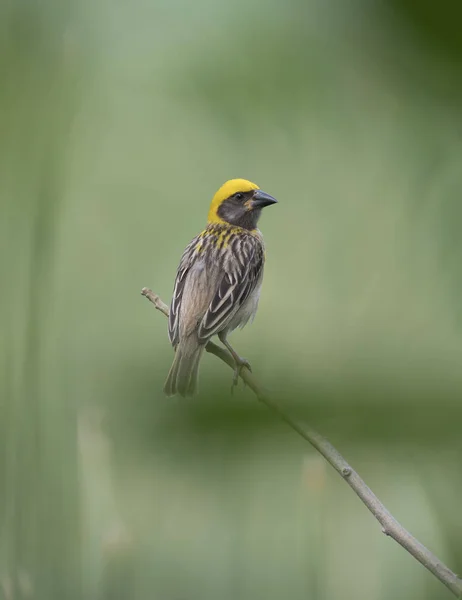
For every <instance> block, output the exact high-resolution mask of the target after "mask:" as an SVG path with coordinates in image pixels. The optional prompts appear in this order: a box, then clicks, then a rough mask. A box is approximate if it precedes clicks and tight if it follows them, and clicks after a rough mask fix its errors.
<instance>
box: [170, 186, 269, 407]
mask: <svg viewBox="0 0 462 600" xmlns="http://www.w3.org/2000/svg"><path fill="white" fill-rule="evenodd" d="M275 202H276V200H275V199H274V198H272V197H271V196H269V195H268V194H265V193H264V192H262V191H261V190H260V189H259V188H258V186H256V185H255V184H253V183H251V182H249V181H246V180H243V179H237V180H236V179H234V180H231V181H228V182H226V183H225V184H224V185H223V186H222V187H221V188H220V190H218V192H217V194H215V196H214V199H213V200H212V204H211V207H210V211H209V218H208V224H207V227H206V229H205V230H204V231H203V232H202V233H200V234H199V235H198V236H196V237H195V238H194V239H193V240H192V241H191V242H190V244H189V245H188V246H187V247H186V249H185V251H184V253H183V256H182V258H181V261H180V265H179V267H178V271H177V275H176V280H175V287H174V291H173V298H172V302H171V306H170V316H169V328H168V329H169V337H170V341H171V343H172V345H173V347H174V349H175V358H174V361H173V364H172V367H171V369H170V372H169V375H168V378H167V381H166V383H165V387H164V391H165V393H166V394H167V395H169V396H170V395H173V394H175V393H179V394H181V395H182V396H186V395H192V394H194V392H195V391H196V389H197V377H198V368H199V362H200V359H201V356H202V352H203V350H204V348H205V346H206V344H207V342H208V341H209V340H210V338H211V337H212V336H214V335H218V337H219V339H220V340H221V341H222V342H223V344H224V345H225V346H226V347H227V348H228V350H229V351H230V352H231V354H232V355H233V358H234V360H235V362H236V371H235V378H234V380H233V381H236V380H237V376H238V374H239V372H240V369H241V368H242V366H243V365H246V366H249V365H248V363H247V361H246V360H245V359H242V358H240V357H239V356H238V354H237V353H236V352H235V351H234V349H233V348H232V347H231V345H230V344H229V342H228V341H227V335H228V333H229V332H231V331H232V330H233V329H235V328H236V327H243V326H244V325H245V324H246V323H247V322H248V321H249V320H250V319H251V318H253V317H254V315H255V313H256V310H257V306H258V300H259V295H260V288H261V283H262V278H263V266H264V261H265V250H264V244H263V237H262V235H261V233H260V231H259V230H258V229H257V227H256V226H257V222H258V218H259V216H260V213H261V209H262V208H263V207H264V206H268V205H270V204H274V203H275Z"/></svg>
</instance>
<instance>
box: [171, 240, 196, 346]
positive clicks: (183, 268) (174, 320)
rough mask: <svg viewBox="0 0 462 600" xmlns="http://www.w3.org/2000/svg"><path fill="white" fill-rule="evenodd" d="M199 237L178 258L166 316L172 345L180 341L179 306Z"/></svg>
mask: <svg viewBox="0 0 462 600" xmlns="http://www.w3.org/2000/svg"><path fill="white" fill-rule="evenodd" d="M198 241H199V237H196V238H194V239H193V240H192V241H191V243H190V244H188V246H186V248H185V251H184V252H183V256H182V257H181V260H180V265H179V267H178V270H177V274H176V279H175V285H174V288H173V297H172V302H171V304H170V313H169V316H168V336H169V338H170V342H171V344H172V346H174V347H175V346H176V345H177V344H178V342H179V341H180V335H179V330H180V320H179V315H180V308H181V302H182V300H183V292H184V288H185V283H186V279H187V276H188V273H189V272H190V270H191V267H192V266H193V264H194V262H195V259H196V257H197V251H196V249H197V244H198Z"/></svg>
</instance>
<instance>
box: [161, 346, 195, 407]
mask: <svg viewBox="0 0 462 600" xmlns="http://www.w3.org/2000/svg"><path fill="white" fill-rule="evenodd" d="M188 342H189V343H188ZM192 342H193V340H187V341H186V342H183V343H180V344H178V346H177V349H176V352H175V358H174V359H173V364H172V366H171V367H170V371H169V373H168V377H167V380H166V382H165V385H164V392H165V394H166V395H167V396H173V395H175V394H177V393H178V394H180V395H181V396H193V395H194V394H195V393H196V391H197V380H198V372H199V363H200V359H201V356H202V352H203V350H204V346H202V345H199V344H198V343H197V342H196V340H194V342H196V343H192Z"/></svg>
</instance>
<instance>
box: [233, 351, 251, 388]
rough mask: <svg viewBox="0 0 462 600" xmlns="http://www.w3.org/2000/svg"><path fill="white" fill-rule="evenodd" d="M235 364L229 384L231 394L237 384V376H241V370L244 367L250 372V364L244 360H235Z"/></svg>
mask: <svg viewBox="0 0 462 600" xmlns="http://www.w3.org/2000/svg"><path fill="white" fill-rule="evenodd" d="M235 363H236V367H235V369H234V375H233V382H232V384H231V394H233V393H234V388H235V387H236V386H237V384H238V381H239V376H240V374H241V371H242V369H243V368H244V367H246V368H247V369H249V371H250V372H252V367H251V366H250V363H249V361H248V360H247V359H246V358H240V359H239V360H236V361H235ZM244 385H245V381H244Z"/></svg>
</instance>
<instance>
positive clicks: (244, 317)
mask: <svg viewBox="0 0 462 600" xmlns="http://www.w3.org/2000/svg"><path fill="white" fill-rule="evenodd" d="M260 290H261V281H260V283H259V284H258V286H257V287H256V288H255V290H254V291H253V292H252V294H251V295H250V296H249V297H248V298H247V300H246V301H245V302H244V304H243V305H242V306H241V307H240V309H239V310H238V311H237V312H236V314H235V315H234V317H233V318H232V319H231V321H230V322H229V326H228V327H227V329H228V331H232V330H233V329H236V328H237V327H241V328H242V327H244V325H246V324H247V323H248V322H249V321H252V320H253V318H254V317H255V314H256V312H257V308H258V301H259V299H260Z"/></svg>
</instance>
